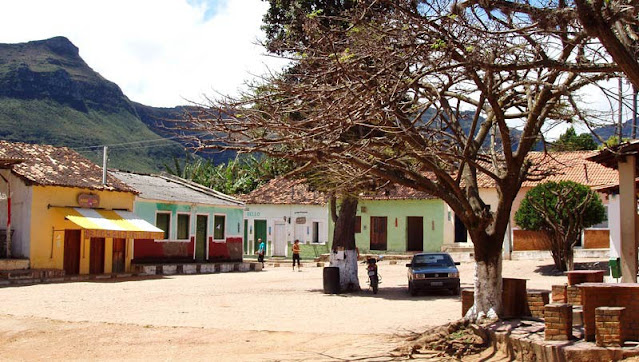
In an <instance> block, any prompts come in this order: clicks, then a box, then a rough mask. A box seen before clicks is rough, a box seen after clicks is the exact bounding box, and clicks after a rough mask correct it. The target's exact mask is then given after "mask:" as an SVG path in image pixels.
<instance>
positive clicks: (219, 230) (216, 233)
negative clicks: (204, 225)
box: [213, 215, 226, 240]
mask: <svg viewBox="0 0 639 362" xmlns="http://www.w3.org/2000/svg"><path fill="white" fill-rule="evenodd" d="M213 228H214V229H213V239H215V240H224V235H225V231H226V216H225V215H215V217H214V219H213Z"/></svg>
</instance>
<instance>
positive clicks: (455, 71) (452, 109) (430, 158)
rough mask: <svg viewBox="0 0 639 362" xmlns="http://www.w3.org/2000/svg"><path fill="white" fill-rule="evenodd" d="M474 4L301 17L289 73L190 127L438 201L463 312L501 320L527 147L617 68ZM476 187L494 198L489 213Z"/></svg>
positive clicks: (565, 38) (567, 24)
mask: <svg viewBox="0 0 639 362" xmlns="http://www.w3.org/2000/svg"><path fill="white" fill-rule="evenodd" d="M480 3H481V4H480ZM480 3H478V4H470V3H469V4H466V5H465V6H459V4H458V3H456V2H455V1H452V0H451V1H448V0H434V1H409V0H401V1H391V0H388V1H373V0H369V1H358V2H357V5H356V6H355V7H353V8H352V9H351V10H350V11H348V12H345V13H342V14H340V15H339V17H340V21H339V22H337V23H335V22H333V21H329V22H327V21H322V20H323V19H322V15H321V14H315V15H314V16H307V17H305V18H304V25H303V27H302V29H303V31H304V36H305V41H304V42H303V43H292V44H286V47H287V48H286V53H287V56H288V57H291V58H293V59H292V62H293V64H292V67H291V68H289V70H288V71H287V72H285V74H283V75H279V74H278V75H274V76H272V77H268V78H267V79H266V82H265V83H264V84H260V87H259V92H248V93H247V94H245V95H243V96H242V97H239V98H224V99H218V100H217V101H216V102H215V103H214V104H212V110H211V112H209V113H204V114H201V115H200V117H199V118H198V119H193V120H190V121H189V123H188V124H187V126H188V127H189V128H190V129H196V130H199V131H206V132H213V133H215V134H216V135H218V136H220V135H226V137H223V138H221V139H220V140H221V141H224V142H225V143H224V146H223V147H227V148H231V149H242V150H261V151H262V152H266V153H268V154H272V155H276V156H281V157H286V158H290V159H293V160H297V161H302V162H310V163H312V164H322V163H325V162H326V161H327V160H330V161H331V162H335V163H339V164H345V165H349V166H351V167H354V168H357V169H359V170H361V171H362V172H365V173H366V174H368V175H372V176H374V177H376V178H379V179H383V180H388V181H389V182H392V183H395V184H400V185H405V186H408V187H412V188H414V189H417V190H420V191H425V192H429V193H431V194H433V195H436V196H438V197H440V198H441V199H442V200H444V201H445V202H446V203H447V204H448V205H449V206H450V207H451V208H452V209H453V211H454V212H455V213H456V215H457V216H458V217H459V219H460V220H461V221H462V222H463V223H464V225H465V226H466V228H467V229H468V232H469V234H470V237H471V239H472V242H473V245H474V249H475V253H474V257H475V261H476V272H475V273H476V277H475V290H476V292H475V304H474V306H473V308H471V310H470V311H469V313H468V317H470V318H473V319H481V318H484V317H497V316H498V314H499V312H500V310H501V249H502V243H503V240H504V234H505V232H506V229H507V226H508V222H509V216H510V213H511V208H512V202H513V200H514V198H515V196H516V195H517V192H518V190H519V188H520V186H521V184H522V182H523V181H525V180H526V179H528V178H530V177H536V173H537V170H536V169H535V166H534V165H533V164H532V163H531V162H530V161H529V160H528V158H527V156H528V152H530V151H531V149H532V148H533V146H534V145H535V144H536V142H537V140H538V139H539V137H540V136H541V130H542V126H543V125H544V124H545V123H546V122H548V121H551V120H555V121H562V120H567V119H570V118H571V117H574V116H575V115H576V114H577V113H579V110H578V109H577V108H576V107H577V101H576V100H575V99H573V98H572V94H573V92H575V91H576V90H578V89H580V88H581V87H583V86H585V85H587V84H590V83H591V82H594V81H597V80H599V79H603V78H605V77H607V73H608V72H609V71H611V70H615V69H616V67H615V66H614V65H610V64H608V63H607V62H606V59H602V57H601V56H600V55H599V54H601V52H600V49H598V48H597V46H598V45H597V44H594V45H592V44H591V43H590V42H589V37H588V35H587V34H586V33H585V32H583V31H582V29H581V28H580V26H579V24H578V23H577V22H576V21H574V20H573V21H564V19H557V21H556V22H555V23H554V24H545V27H544V28H537V27H536V22H535V20H534V19H532V18H531V17H530V16H528V15H526V14H525V13H521V12H517V11H510V10H509V11H501V10H500V9H498V8H485V7H484V5H485V4H484V3H485V2H480ZM482 4H483V5H482ZM455 5H457V6H455ZM327 24H328V25H327ZM335 24H337V25H335ZM344 24H348V26H344ZM220 111H222V112H220ZM300 115H303V116H300ZM509 125H513V126H517V127H518V128H519V129H520V132H519V133H518V135H517V136H514V134H513V133H512V132H511V131H512V129H511V127H510V126H509ZM497 140H499V141H501V142H500V143H499V144H500V145H501V146H497V142H496V141H497ZM201 147H203V148H206V147H221V143H220V142H217V143H210V142H207V141H206V139H204V140H202V143H201ZM486 186H492V187H494V188H495V189H496V190H497V193H498V196H499V201H498V203H497V205H493V206H494V207H492V209H491V208H488V207H487V205H486V202H485V200H483V199H482V197H481V195H480V192H479V189H480V188H481V187H486Z"/></svg>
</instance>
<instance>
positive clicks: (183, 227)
mask: <svg viewBox="0 0 639 362" xmlns="http://www.w3.org/2000/svg"><path fill="white" fill-rule="evenodd" d="M190 231H191V215H189V214H178V219H177V238H178V240H186V239H188V238H189V234H190Z"/></svg>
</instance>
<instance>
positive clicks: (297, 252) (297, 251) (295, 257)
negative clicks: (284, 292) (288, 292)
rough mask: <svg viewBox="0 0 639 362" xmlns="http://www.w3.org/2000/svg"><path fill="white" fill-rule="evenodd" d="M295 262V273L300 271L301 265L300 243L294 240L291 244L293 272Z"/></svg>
mask: <svg viewBox="0 0 639 362" xmlns="http://www.w3.org/2000/svg"><path fill="white" fill-rule="evenodd" d="M295 260H297V271H302V269H301V267H302V264H301V263H300V241H299V240H295V241H294V242H293V271H295Z"/></svg>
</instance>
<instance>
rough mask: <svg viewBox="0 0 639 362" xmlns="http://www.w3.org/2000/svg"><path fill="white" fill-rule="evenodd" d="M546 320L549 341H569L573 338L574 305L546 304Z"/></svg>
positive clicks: (546, 333)
mask: <svg viewBox="0 0 639 362" xmlns="http://www.w3.org/2000/svg"><path fill="white" fill-rule="evenodd" d="M544 319H545V339H546V340H547V341H568V340H570V339H571V338H572V305H570V304H566V303H553V304H546V306H545V307H544Z"/></svg>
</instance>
